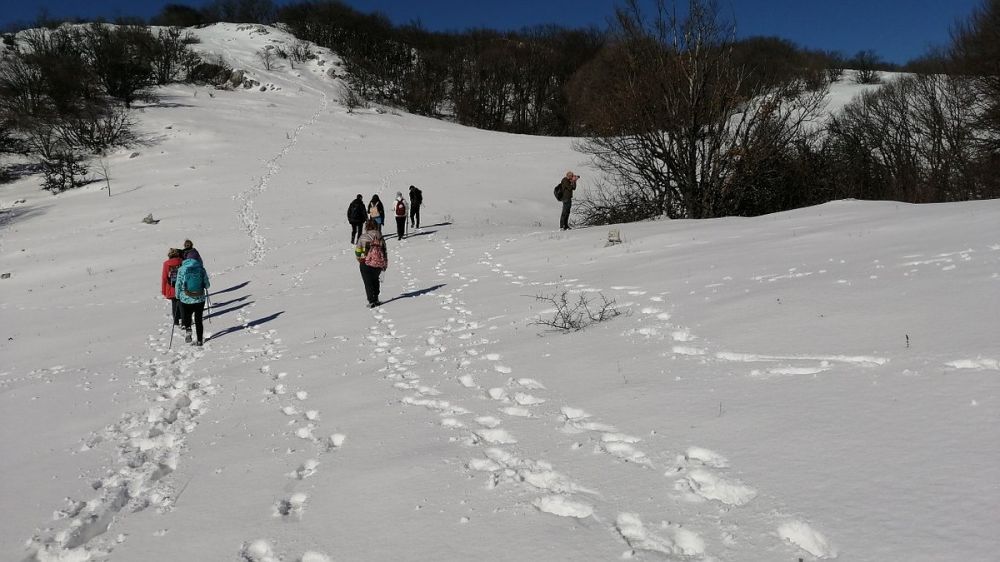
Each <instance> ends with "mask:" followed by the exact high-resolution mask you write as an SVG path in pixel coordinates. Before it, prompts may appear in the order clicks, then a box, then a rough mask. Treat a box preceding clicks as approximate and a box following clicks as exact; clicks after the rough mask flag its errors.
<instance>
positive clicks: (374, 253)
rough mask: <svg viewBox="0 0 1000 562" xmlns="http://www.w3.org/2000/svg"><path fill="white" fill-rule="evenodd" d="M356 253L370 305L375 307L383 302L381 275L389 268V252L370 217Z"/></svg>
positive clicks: (355, 248)
mask: <svg viewBox="0 0 1000 562" xmlns="http://www.w3.org/2000/svg"><path fill="white" fill-rule="evenodd" d="M354 255H355V257H357V258H358V265H359V267H360V269H361V280H362V281H364V282H365V296H367V297H368V307H369V308H375V307H376V306H378V305H380V304H382V303H381V302H380V301H379V300H378V293H379V275H380V274H381V273H382V272H383V271H385V270H386V269H388V268H389V253H388V252H387V251H386V249H385V240H383V239H382V233H381V232H379V229H378V225H377V224H375V221H374V220H372V219H368V222H366V223H365V233H364V234H362V235H361V238H358V244H357V246H355V247H354Z"/></svg>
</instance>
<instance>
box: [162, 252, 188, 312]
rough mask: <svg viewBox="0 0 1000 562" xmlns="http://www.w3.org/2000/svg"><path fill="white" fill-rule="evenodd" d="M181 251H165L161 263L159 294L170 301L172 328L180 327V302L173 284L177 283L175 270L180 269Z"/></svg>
mask: <svg viewBox="0 0 1000 562" xmlns="http://www.w3.org/2000/svg"><path fill="white" fill-rule="evenodd" d="M182 262H183V260H182V259H181V251H180V250H178V249H177V248H170V249H169V250H168V251H167V259H166V261H164V262H163V272H162V273H161V274H160V293H161V294H162V295H163V298H165V299H167V300H169V301H170V312H171V314H172V315H173V317H174V326H180V325H181V301H179V300H177V290H176V289H174V283H176V281H177V270H178V269H180V267H181V263H182Z"/></svg>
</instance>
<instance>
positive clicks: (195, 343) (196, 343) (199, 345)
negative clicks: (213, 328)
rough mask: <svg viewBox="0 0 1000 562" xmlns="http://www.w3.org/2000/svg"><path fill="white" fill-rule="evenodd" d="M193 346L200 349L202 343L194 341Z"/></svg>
mask: <svg viewBox="0 0 1000 562" xmlns="http://www.w3.org/2000/svg"><path fill="white" fill-rule="evenodd" d="M194 345H195V346H197V347H201V346H202V345H204V342H202V341H196V342H194Z"/></svg>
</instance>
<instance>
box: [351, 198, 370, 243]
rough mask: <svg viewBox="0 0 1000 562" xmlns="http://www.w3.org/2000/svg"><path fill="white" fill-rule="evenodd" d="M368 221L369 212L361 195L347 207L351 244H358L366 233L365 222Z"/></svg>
mask: <svg viewBox="0 0 1000 562" xmlns="http://www.w3.org/2000/svg"><path fill="white" fill-rule="evenodd" d="M367 219H368V211H366V210H365V200H364V198H363V197H361V194H360V193H359V194H358V196H357V198H355V199H354V201H351V204H350V205H349V206H348V207H347V222H349V223H351V244H354V243H355V242H357V240H358V238H361V234H362V233H363V232H364V228H365V221H366V220H367Z"/></svg>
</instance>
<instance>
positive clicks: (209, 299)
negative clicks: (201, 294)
mask: <svg viewBox="0 0 1000 562" xmlns="http://www.w3.org/2000/svg"><path fill="white" fill-rule="evenodd" d="M205 304H206V305H207V308H208V323H209V324H211V323H212V297H211V295H209V294H208V289H205Z"/></svg>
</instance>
